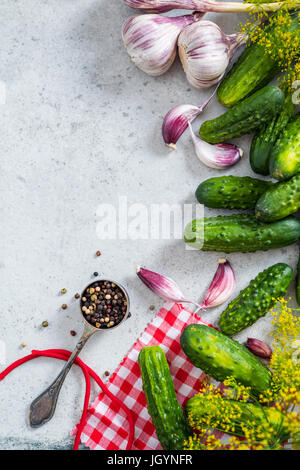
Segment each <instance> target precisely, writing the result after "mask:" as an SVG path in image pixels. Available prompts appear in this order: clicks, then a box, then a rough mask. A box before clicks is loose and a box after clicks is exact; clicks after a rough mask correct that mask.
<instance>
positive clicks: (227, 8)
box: [123, 0, 298, 13]
mask: <svg viewBox="0 0 300 470" xmlns="http://www.w3.org/2000/svg"><path fill="white" fill-rule="evenodd" d="M272 1H274V0H272ZM123 2H124V3H125V5H127V6H129V7H131V8H135V9H137V10H142V11H147V12H152V13H153V12H155V13H163V12H166V11H170V10H176V9H184V10H201V11H215V12H220V13H221V12H224V13H233V12H245V13H248V12H249V10H250V11H251V10H252V9H253V8H255V7H257V4H256V3H240V2H221V1H215V0H123ZM283 6H286V5H284V2H283V1H279V2H275V1H274V3H261V4H260V7H261V9H262V10H263V11H270V12H274V11H277V10H279V9H280V8H282V7H283ZM297 6H298V5H297V2H296V7H297ZM287 8H288V9H289V10H293V9H294V8H295V5H294V3H293V2H290V4H288V5H287Z"/></svg>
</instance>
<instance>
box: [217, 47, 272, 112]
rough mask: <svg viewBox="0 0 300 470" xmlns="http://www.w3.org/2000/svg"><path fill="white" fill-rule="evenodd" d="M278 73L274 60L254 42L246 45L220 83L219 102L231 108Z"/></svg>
mask: <svg viewBox="0 0 300 470" xmlns="http://www.w3.org/2000/svg"><path fill="white" fill-rule="evenodd" d="M277 73H278V67H277V65H276V61H275V60H274V59H272V58H271V57H270V56H269V54H266V53H265V50H264V48H263V47H261V46H258V45H256V44H252V45H251V46H246V48H245V50H244V51H243V53H242V54H241V55H240V57H239V59H238V60H237V62H236V63H235V64H234V65H233V67H232V69H231V70H230V71H229V73H228V74H227V75H226V77H225V78H224V79H223V81H222V83H221V84H220V86H219V88H218V91H217V97H218V100H219V102H220V103H221V104H222V105H223V106H226V108H231V107H232V106H234V105H236V104H237V103H238V102H239V101H242V100H243V99H244V98H246V97H247V96H249V95H251V94H252V93H253V92H255V91H256V90H258V89H259V88H262V87H263V86H264V85H267V83H269V82H270V81H271V80H272V78H273V77H275V75H276V74H277Z"/></svg>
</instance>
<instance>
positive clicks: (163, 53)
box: [122, 12, 203, 76]
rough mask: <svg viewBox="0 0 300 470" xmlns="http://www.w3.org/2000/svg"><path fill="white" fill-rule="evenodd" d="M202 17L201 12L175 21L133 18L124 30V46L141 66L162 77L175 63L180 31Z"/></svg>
mask: <svg viewBox="0 0 300 470" xmlns="http://www.w3.org/2000/svg"><path fill="white" fill-rule="evenodd" d="M202 16H203V13H200V12H199V13H197V12H196V13H194V14H192V15H184V16H177V17H175V18H169V17H167V16H161V15H137V16H131V17H130V18H128V20H127V21H126V22H125V23H124V25H123V29H122V37H123V42H124V46H125V48H126V50H127V52H128V54H129V56H130V58H131V60H132V61H133V62H134V64H135V65H136V66H137V67H139V68H140V69H141V70H143V71H144V72H145V73H147V74H148V75H152V76H158V75H162V74H163V73H165V72H166V71H167V70H168V69H169V68H170V67H171V65H172V64H173V62H174V59H175V56H176V51H177V39H178V36H179V34H180V32H181V31H182V30H183V29H184V28H185V27H186V26H188V25H190V24H191V23H193V22H194V21H198V20H199V19H201V18H202Z"/></svg>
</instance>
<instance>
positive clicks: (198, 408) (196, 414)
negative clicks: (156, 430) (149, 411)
mask: <svg viewBox="0 0 300 470" xmlns="http://www.w3.org/2000/svg"><path fill="white" fill-rule="evenodd" d="M185 410H186V414H187V417H188V420H189V421H190V422H192V423H193V425H194V426H197V425H199V426H200V427H201V425H202V423H203V420H205V419H209V423H210V426H211V427H212V428H213V429H217V430H219V431H224V428H223V429H222V427H220V417H223V416H224V414H225V415H227V416H230V415H231V416H232V418H231V419H230V428H231V429H232V428H234V431H233V432H231V431H230V429H228V428H227V429H226V433H228V434H237V435H239V436H244V426H245V425H247V423H253V422H255V425H256V426H262V425H264V423H266V425H268V426H270V428H272V429H276V430H279V432H278V435H276V436H274V435H273V436H272V440H274V439H275V438H276V439H277V440H278V441H279V442H280V443H282V442H285V441H286V440H288V439H289V437H290V433H289V431H288V421H287V419H286V418H285V416H284V415H283V414H282V413H281V412H280V411H278V410H276V409H275V408H273V407H271V406H264V407H262V405H259V404H256V403H244V402H240V401H236V400H229V399H223V400H222V401H220V404H219V406H218V403H217V401H216V400H214V402H213V405H212V403H211V400H209V399H208V398H207V396H205V395H201V394H199V395H195V396H194V397H192V398H190V399H189V400H188V401H187V403H186V406H185ZM232 412H233V413H232ZM220 414H221V415H220Z"/></svg>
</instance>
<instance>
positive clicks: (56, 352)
mask: <svg viewBox="0 0 300 470" xmlns="http://www.w3.org/2000/svg"><path fill="white" fill-rule="evenodd" d="M70 355H71V353H70V351H66V350H65V349H47V350H45V351H35V350H33V351H32V353H31V354H29V355H28V356H25V357H23V358H21V359H18V360H17V361H15V362H13V363H12V364H11V365H10V366H8V367H7V368H6V369H5V370H4V371H3V372H1V373H0V381H1V380H3V379H5V377H6V376H7V375H8V374H9V373H10V372H12V371H13V370H14V369H16V368H17V367H19V366H20V365H22V364H24V363H25V362H28V361H31V360H32V359H35V358H37V357H41V356H43V357H53V358H55V359H61V360H62V361H67V360H68V359H69V357H70ZM75 364H77V365H78V366H79V367H80V368H81V370H82V372H83V375H84V378H85V387H86V388H85V397H84V404H83V410H82V415H81V419H80V421H79V423H78V424H77V431H76V436H75V441H74V446H73V449H74V450H78V446H79V444H80V438H81V434H82V431H83V428H84V426H85V424H86V420H87V412H88V406H89V401H90V395H91V379H90V377H92V378H93V379H94V380H95V382H97V384H98V385H99V387H100V388H101V389H102V390H103V392H104V393H105V394H106V395H107V396H108V397H109V398H110V399H111V400H112V401H114V402H115V403H116V404H118V405H119V407H120V408H122V409H123V411H124V412H125V413H126V415H127V420H128V424H129V432H128V442H127V446H126V450H130V449H131V447H132V443H133V439H134V421H133V417H132V414H131V411H130V410H129V408H127V406H126V405H124V403H123V402H122V401H121V400H119V399H118V398H117V397H115V396H114V395H113V394H112V393H111V392H110V391H109V389H108V388H107V386H106V385H105V384H104V383H103V382H102V380H101V379H100V377H99V376H98V375H97V374H96V373H95V372H94V371H93V370H92V369H91V368H90V367H88V366H87V365H86V364H85V363H84V362H83V361H82V360H81V359H79V358H78V357H77V358H76V360H75Z"/></svg>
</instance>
